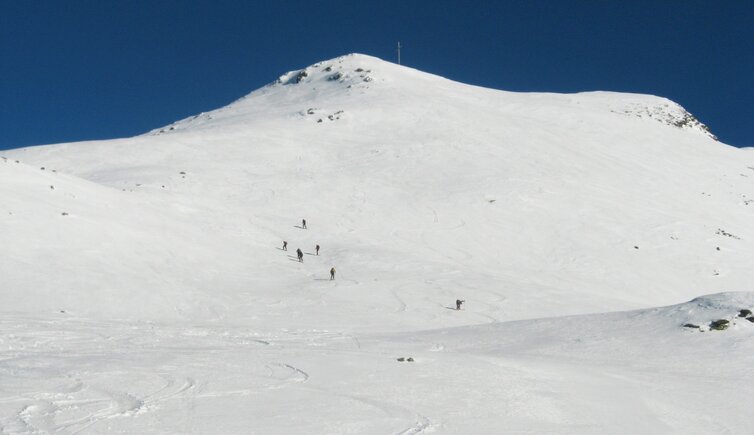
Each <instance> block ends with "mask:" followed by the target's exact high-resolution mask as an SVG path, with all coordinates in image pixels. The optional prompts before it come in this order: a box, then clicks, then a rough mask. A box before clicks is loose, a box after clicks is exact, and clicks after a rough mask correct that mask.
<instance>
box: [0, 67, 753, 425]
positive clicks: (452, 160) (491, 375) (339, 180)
mask: <svg viewBox="0 0 754 435" xmlns="http://www.w3.org/2000/svg"><path fill="white" fill-rule="evenodd" d="M0 156H1V158H0V198H2V199H3V201H0V246H2V261H1V262H0V290H1V292H0V433H7V434H21V433H67V434H73V433H81V434H85V433H91V434H99V433H192V434H194V433H195V434H204V433H212V434H221V433H222V434H229V433H239V434H241V433H244V434H245V433H259V434H270V433H279V434H290V433H307V434H312V433H317V434H334V433H338V434H341V433H353V434H365V433H369V434H371V433H374V434H385V433H394V434H399V433H400V434H417V433H459V434H461V433H477V434H482V433H490V434H492V433H537V434H541V433H594V434H604V433H625V434H635V433H641V432H643V433H749V432H751V431H754V420H753V419H752V418H751V415H750V414H751V411H750V409H751V405H750V396H751V391H752V390H753V389H754V317H751V313H748V314H747V312H746V311H745V310H751V311H754V288H752V285H753V284H752V283H754V255H752V252H754V153H753V152H752V150H751V149H736V148H733V147H730V146H727V145H725V144H722V143H719V142H717V141H716V140H715V138H714V136H713V135H712V133H711V132H710V131H709V130H708V129H707V128H706V126H704V125H703V124H702V123H701V122H700V121H698V120H696V119H695V118H694V117H693V116H692V115H691V114H689V113H688V112H686V111H685V110H684V109H683V108H682V107H681V106H679V105H677V104H676V103H674V102H672V101H669V100H667V99H664V98H660V97H654V96H647V95H635V94H620V93H611V92H589V93H581V94H568V95H563V94H543V93H510V92H503V91H497V90H491V89H484V88H479V87H474V86H469V85H465V84H461V83H457V82H452V81H449V80H446V79H443V78H441V77H437V76H433V75H430V74H426V73H423V72H420V71H416V70H413V69H410V68H406V67H402V66H398V65H394V64H391V63H388V62H384V61H382V60H379V59H376V58H373V57H370V56H364V55H348V56H343V57H340V58H336V59H332V60H328V61H323V62H320V63H318V64H315V65H312V66H310V67H307V68H305V69H303V70H299V71H292V72H289V73H287V74H284V75H282V76H281V77H280V78H279V79H278V80H276V81H274V82H273V83H270V84H269V85H268V86H265V87H263V88H261V89H259V90H256V91H254V92H252V93H251V94H249V95H247V96H246V97H244V98H241V99H240V100H238V101H236V102H234V103H232V104H230V105H228V106H226V107H223V108H220V109H218V110H215V111H212V112H207V113H203V114H200V115H197V116H195V117H192V118H188V119H185V120H181V121H178V122H176V123H174V124H171V125H169V126H166V127H163V128H159V129H156V130H154V131H152V132H149V133H147V134H145V135H142V136H138V137H134V138H128V139H119V140H110V141H98V142H80V143H71V144H57V145H48V146H41V147H32V148H25V149H17V150H11V151H6V152H0ZM302 219H306V220H307V227H308V228H307V229H303V228H301V227H300V226H301V220H302ZM283 240H286V241H288V251H283V250H282V242H283ZM317 244H319V245H321V246H322V250H321V251H320V254H319V255H315V252H314V247H315V245H317ZM297 248H300V249H302V250H303V251H304V254H305V255H304V261H303V262H298V261H297V259H296V257H295V251H296V249H297ZM331 267H335V268H336V269H337V275H336V279H335V280H333V281H331V280H330V279H329V270H330V268H331ZM456 299H462V300H465V301H466V302H465V304H464V305H463V308H462V310H460V311H457V310H455V300H456ZM658 307H659V308H658ZM742 310H744V311H743V312H742ZM747 318H751V320H748V319H747ZM717 320H727V321H728V323H727V324H725V325H724V326H723V327H722V328H725V329H722V330H715V329H714V328H711V326H710V325H711V324H712V322H714V321H717ZM687 324H688V325H691V326H687V327H684V326H683V325H687ZM409 358H411V360H410V361H409V360H408V359H409ZM399 359H403V360H402V361H399Z"/></svg>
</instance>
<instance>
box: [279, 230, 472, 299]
mask: <svg viewBox="0 0 754 435" xmlns="http://www.w3.org/2000/svg"><path fill="white" fill-rule="evenodd" d="M301 228H302V229H304V230H305V229H306V219H301ZM287 250H288V242H287V241H285V240H283V251H287ZM314 250H315V251H316V252H317V255H319V245H317V246H315V247H314ZM296 256H297V258H298V261H299V262H300V263H303V262H304V252H303V251H302V250H301V248H297V249H296ZM334 279H335V267H332V268H330V281H332V280H334ZM464 302H466V301H464V300H461V299H456V310H460V309H461V305H462V304H463V303H464Z"/></svg>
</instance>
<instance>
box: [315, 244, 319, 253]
mask: <svg viewBox="0 0 754 435" xmlns="http://www.w3.org/2000/svg"><path fill="white" fill-rule="evenodd" d="M314 250H315V251H317V255H319V245H317V246H315V247H314Z"/></svg>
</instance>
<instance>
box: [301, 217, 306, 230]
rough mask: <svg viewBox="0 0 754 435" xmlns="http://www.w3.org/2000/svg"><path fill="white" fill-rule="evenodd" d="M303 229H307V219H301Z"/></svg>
mask: <svg viewBox="0 0 754 435" xmlns="http://www.w3.org/2000/svg"><path fill="white" fill-rule="evenodd" d="M301 228H303V229H306V219H301Z"/></svg>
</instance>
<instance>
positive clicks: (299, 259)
mask: <svg viewBox="0 0 754 435" xmlns="http://www.w3.org/2000/svg"><path fill="white" fill-rule="evenodd" d="M296 255H298V261H299V262H300V263H303V262H304V253H303V252H302V251H301V248H298V249H296Z"/></svg>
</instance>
